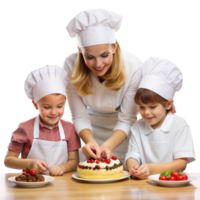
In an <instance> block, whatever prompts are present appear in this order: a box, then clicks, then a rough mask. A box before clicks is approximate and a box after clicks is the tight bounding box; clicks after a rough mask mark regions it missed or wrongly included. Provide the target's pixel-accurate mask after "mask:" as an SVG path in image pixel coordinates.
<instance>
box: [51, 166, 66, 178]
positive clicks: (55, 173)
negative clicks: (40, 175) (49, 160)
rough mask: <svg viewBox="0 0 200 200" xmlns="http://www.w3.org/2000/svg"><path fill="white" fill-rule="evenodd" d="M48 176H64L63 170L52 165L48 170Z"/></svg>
mask: <svg viewBox="0 0 200 200" xmlns="http://www.w3.org/2000/svg"><path fill="white" fill-rule="evenodd" d="M49 174H50V175H52V176H62V175H63V174H64V169H63V168H62V167H61V166H58V165H52V166H51V167H50V169H49Z"/></svg>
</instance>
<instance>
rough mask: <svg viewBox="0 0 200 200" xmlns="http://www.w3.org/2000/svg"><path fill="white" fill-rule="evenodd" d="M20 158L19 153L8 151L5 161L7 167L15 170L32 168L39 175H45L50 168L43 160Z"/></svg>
mask: <svg viewBox="0 0 200 200" xmlns="http://www.w3.org/2000/svg"><path fill="white" fill-rule="evenodd" d="M18 157H19V153H16V152H13V151H8V152H7V154H6V157H5V159H4V164H5V166H6V167H10V168H13V169H25V168H26V167H31V168H33V169H36V171H37V172H38V173H44V172H45V171H46V170H47V169H48V168H49V167H48V165H47V163H46V162H44V161H43V160H38V159H21V158H18Z"/></svg>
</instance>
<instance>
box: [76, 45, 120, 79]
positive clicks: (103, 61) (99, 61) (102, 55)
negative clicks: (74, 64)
mask: <svg viewBox="0 0 200 200" xmlns="http://www.w3.org/2000/svg"><path fill="white" fill-rule="evenodd" d="M116 49H117V43H115V44H114V45H111V44H100V45H94V46H89V47H84V48H81V49H79V50H80V52H81V53H82V55H83V59H84V61H85V64H86V66H87V67H88V68H89V69H90V70H91V71H92V72H93V73H94V74H96V75H97V76H98V77H101V76H104V75H105V74H106V73H107V72H108V70H109V69H110V66H111V65H112V61H113V54H114V53H115V52H116Z"/></svg>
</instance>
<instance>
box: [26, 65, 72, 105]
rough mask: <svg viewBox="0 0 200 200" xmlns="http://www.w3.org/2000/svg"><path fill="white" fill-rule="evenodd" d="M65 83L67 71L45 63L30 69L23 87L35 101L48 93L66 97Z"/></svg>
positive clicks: (66, 82)
mask: <svg viewBox="0 0 200 200" xmlns="http://www.w3.org/2000/svg"><path fill="white" fill-rule="evenodd" d="M67 84H68V79H67V72H66V71H65V70H64V69H62V68H61V67H58V66H54V65H47V66H46V67H42V68H39V69H37V70H35V71H32V72H31V73H30V74H29V75H28V77H27V79H26V81H25V84H24V88H25V92H26V95H27V96H28V98H30V99H33V100H34V101H35V102H36V103H37V102H38V101H39V100H40V99H41V98H42V97H44V96H46V95H49V94H54V93H57V94H63V95H64V96H65V97H66V87H67Z"/></svg>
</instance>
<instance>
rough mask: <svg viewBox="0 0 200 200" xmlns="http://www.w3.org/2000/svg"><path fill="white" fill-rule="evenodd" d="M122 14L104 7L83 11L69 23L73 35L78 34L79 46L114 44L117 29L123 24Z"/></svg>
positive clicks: (70, 32)
mask: <svg viewBox="0 0 200 200" xmlns="http://www.w3.org/2000/svg"><path fill="white" fill-rule="evenodd" d="M121 21H122V16H120V15H118V14H116V13H113V12H109V11H106V10H103V9H97V10H87V11H82V12H81V13H79V14H78V15H77V16H76V17H74V18H73V19H72V20H71V21H70V22H69V24H68V25H67V27H66V28H67V31H68V33H69V35H70V36H71V37H75V36H76V35H77V41H78V46H79V47H87V46H92V45H98V44H114V43H115V31H118V30H119V28H120V26H121Z"/></svg>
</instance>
